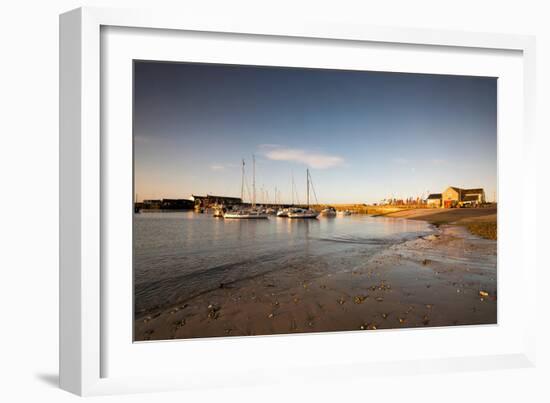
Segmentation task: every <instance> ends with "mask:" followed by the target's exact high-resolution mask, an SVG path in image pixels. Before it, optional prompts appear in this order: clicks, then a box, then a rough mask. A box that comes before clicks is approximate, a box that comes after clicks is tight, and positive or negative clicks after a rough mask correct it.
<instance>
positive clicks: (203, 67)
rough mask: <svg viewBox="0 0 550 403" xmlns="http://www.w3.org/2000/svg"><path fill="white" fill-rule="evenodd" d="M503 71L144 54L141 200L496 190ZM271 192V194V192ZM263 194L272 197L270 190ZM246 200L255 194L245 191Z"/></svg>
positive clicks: (367, 198)
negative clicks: (149, 58) (227, 61)
mask: <svg viewBox="0 0 550 403" xmlns="http://www.w3.org/2000/svg"><path fill="white" fill-rule="evenodd" d="M496 88H497V81H496V79H495V78H481V77H465V76H444V75H421V74H401V73H382V72H363V71H361V72H358V71H339V70H320V69H291V68H277V67H252V66H228V65H213V64H210V65H208V64H187V63H157V62H141V61H140V62H135V66H134V148H135V154H134V166H135V190H136V193H137V195H138V199H139V200H142V199H149V198H188V197H190V195H191V194H205V193H209V194H222V195H227V196H239V195H240V189H241V159H243V158H244V159H245V160H246V171H247V181H248V183H249V186H250V183H251V173H252V163H251V156H252V154H254V155H255V156H256V185H257V186H256V187H257V189H258V194H257V198H258V199H259V200H261V198H262V195H265V193H266V192H267V193H268V196H269V198H270V199H273V198H274V195H275V188H277V189H278V193H279V197H280V199H281V200H282V201H283V202H289V201H290V200H291V177H292V176H293V177H294V181H295V183H296V187H297V191H298V193H299V197H300V198H301V199H302V200H303V199H305V177H306V168H309V169H310V171H311V176H312V178H313V183H314V186H315V192H316V194H317V197H318V201H319V202H321V203H348V202H349V203H364V202H369V203H370V202H377V201H380V200H381V199H384V198H388V197H409V196H413V197H416V196H422V195H425V194H426V192H427V191H430V192H441V191H443V190H444V189H445V188H446V187H447V186H458V187H483V188H485V191H486V195H487V197H488V199H489V200H492V199H493V195H494V192H495V190H496V171H497V129H496V121H497V110H496V108H497V106H496V91H497V89H496ZM262 190H263V193H262ZM264 197H265V196H264ZM246 198H248V197H246Z"/></svg>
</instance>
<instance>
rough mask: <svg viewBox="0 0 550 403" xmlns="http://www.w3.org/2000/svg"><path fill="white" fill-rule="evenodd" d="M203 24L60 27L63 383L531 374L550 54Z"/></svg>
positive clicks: (90, 14) (123, 388)
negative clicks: (532, 207) (539, 87)
mask: <svg viewBox="0 0 550 403" xmlns="http://www.w3.org/2000/svg"><path fill="white" fill-rule="evenodd" d="M195 17H196V16H183V17H182V16H180V15H178V16H177V18H176V17H175V16H173V15H170V14H169V13H157V12H150V11H147V12H145V11H128V10H107V9H96V8H93V9H88V8H85V9H78V10H74V11H71V12H68V13H66V14H63V15H62V16H61V18H60V44H61V55H60V96H61V104H60V109H61V118H60V127H61V129H60V138H61V140H60V171H61V172H60V188H61V190H60V203H61V218H60V233H61V239H60V243H61V258H60V259H61V263H60V322H61V323H60V350H61V357H60V382H61V386H62V387H63V388H64V389H67V390H69V391H71V392H74V393H77V394H81V395H90V394H108V393H125V392H139V391H156V390H168V389H183V388H197V387H204V388H207V387H213V386H226V385H248V384H251V385H252V384H256V383H265V382H272V381H273V380H277V381H278V382H280V381H284V382H292V381H293V379H294V377H295V376H296V375H297V374H300V377H301V379H303V378H304V377H306V378H310V379H325V378H326V379H327V380H328V379H333V376H331V377H329V376H328V374H327V370H329V371H328V372H332V371H330V369H338V371H337V372H338V374H339V375H338V376H341V377H343V378H344V377H347V376H348V375H350V374H353V376H358V374H359V376H369V375H370V374H372V373H377V374H380V373H381V372H382V373H387V374H407V373H418V371H428V372H436V371H442V370H447V371H454V370H477V369H490V368H503V367H522V366H530V365H533V362H534V344H533V339H534V331H533V330H530V327H529V320H525V319H526V318H528V317H529V315H530V313H529V312H534V309H533V306H534V301H535V296H534V294H533V293H531V292H529V293H528V295H525V296H524V298H521V299H520V300H519V301H518V298H517V297H515V296H514V295H515V292H514V291H513V290H514V289H516V288H517V287H523V286H525V287H526V288H529V287H528V286H527V284H528V280H527V279H528V278H530V277H532V276H533V275H534V274H533V273H535V272H536V269H537V268H536V262H535V260H534V259H535V253H534V251H533V248H534V244H533V243H529V242H527V241H526V240H527V236H528V234H529V233H531V232H532V230H533V228H534V226H535V217H534V213H533V212H531V211H529V209H527V208H523V207H525V206H528V204H529V197H528V195H527V193H526V192H521V191H519V190H525V189H528V188H530V187H533V186H534V183H533V179H532V178H533V176H532V173H533V172H534V171H535V168H534V164H533V162H532V161H531V160H530V159H529V158H528V156H529V155H530V153H531V152H532V149H533V145H534V144H533V138H532V133H531V130H532V129H531V124H532V113H533V110H532V109H533V107H532V102H533V90H534V86H535V81H534V72H533V69H534V62H533V60H534V53H533V52H534V40H533V38H531V37H526V36H517V35H500V34H478V33H466V32H451V31H448V32H447V31H437V32H431V31H422V30H413V29H404V28H392V29H390V28H372V27H363V26H361V27H359V26H354V25H345V24H336V23H334V24H333V23H327V22H324V23H321V22H319V21H314V20H312V21H308V22H307V23H305V24H304V23H301V24H293V23H291V22H288V23H280V22H274V21H269V20H257V21H245V20H244V19H243V20H241V21H239V20H232V21H231V22H229V21H225V22H220V21H214V20H210V19H201V18H195ZM497 222H498V225H497ZM518 317H521V318H522V321H521V322H520V323H518ZM411 346H414V348H411ZM305 369H307V371H306V372H304V370H305Z"/></svg>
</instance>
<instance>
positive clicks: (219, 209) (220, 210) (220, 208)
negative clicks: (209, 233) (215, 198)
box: [212, 206, 226, 217]
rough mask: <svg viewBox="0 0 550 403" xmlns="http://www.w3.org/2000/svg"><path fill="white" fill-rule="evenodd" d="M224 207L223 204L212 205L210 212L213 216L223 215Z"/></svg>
mask: <svg viewBox="0 0 550 403" xmlns="http://www.w3.org/2000/svg"><path fill="white" fill-rule="evenodd" d="M225 210H226V209H225V207H224V206H215V207H214V212H213V213H212V215H213V216H214V217H223V215H224V213H225Z"/></svg>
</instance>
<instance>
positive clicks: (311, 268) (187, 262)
mask: <svg viewBox="0 0 550 403" xmlns="http://www.w3.org/2000/svg"><path fill="white" fill-rule="evenodd" d="M134 231H135V254H134V268H135V303H136V312H137V313H139V312H141V311H142V310H147V309H150V308H153V307H155V306H159V305H160V306H163V305H169V304H171V303H176V301H181V300H185V299H187V298H190V297H192V296H195V295H198V294H201V293H203V292H207V291H209V290H212V289H215V288H219V287H220V285H221V284H224V285H227V284H231V283H234V282H237V281H239V280H243V279H246V278H251V277H255V276H260V275H262V274H265V273H269V272H272V273H275V274H276V275H277V276H294V275H296V277H297V278H298V277H299V274H300V271H303V270H308V272H309V273H311V272H313V274H314V273H315V272H316V271H318V272H319V273H326V272H327V271H334V272H336V271H341V270H351V269H353V268H354V267H357V266H359V265H361V264H362V262H363V261H364V260H365V257H366V256H368V255H370V254H372V253H374V252H376V251H378V250H380V249H381V248H384V247H388V246H389V245H392V244H394V243H397V242H402V241H404V240H407V239H411V238H414V237H417V236H420V235H425V234H427V233H430V232H431V229H430V226H429V225H428V224H426V223H424V222H422V221H408V220H402V219H391V218H383V217H378V218H376V217H369V216H364V215H352V216H348V217H340V216H338V217H335V218H324V217H320V218H318V219H310V220H290V219H288V218H277V217H271V218H269V219H268V220H223V219H220V218H214V217H212V216H210V215H207V214H197V213H194V212H181V213H180V212H178V213H142V214H136V215H134Z"/></svg>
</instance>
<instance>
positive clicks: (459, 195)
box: [442, 186, 485, 208]
mask: <svg viewBox="0 0 550 403" xmlns="http://www.w3.org/2000/svg"><path fill="white" fill-rule="evenodd" d="M442 203H443V205H442V207H445V208H451V207H463V206H468V205H480V204H483V203H485V191H484V190H483V189H482V188H476V189H460V188H457V187H454V186H450V187H448V188H447V189H446V190H445V191H444V192H443V197H442Z"/></svg>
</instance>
